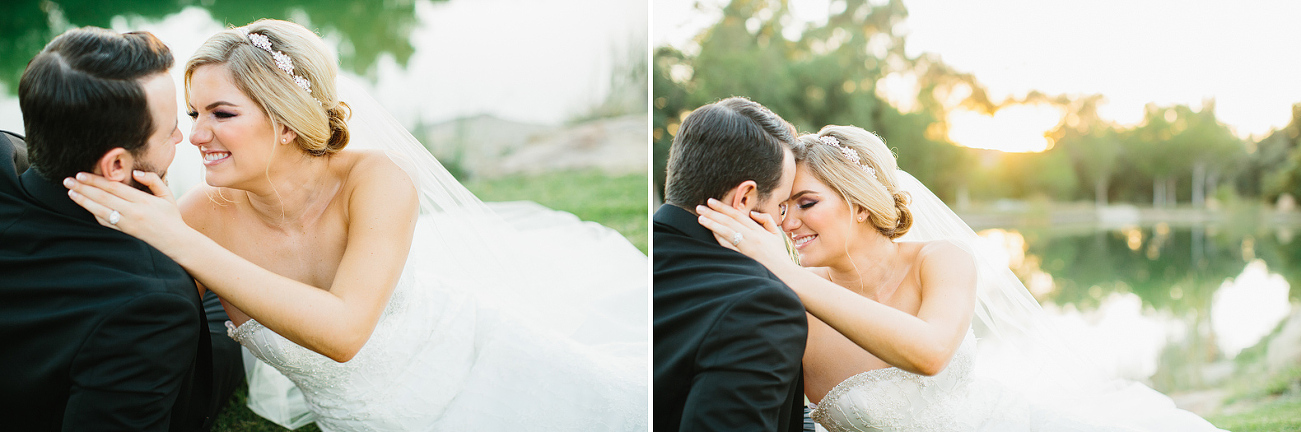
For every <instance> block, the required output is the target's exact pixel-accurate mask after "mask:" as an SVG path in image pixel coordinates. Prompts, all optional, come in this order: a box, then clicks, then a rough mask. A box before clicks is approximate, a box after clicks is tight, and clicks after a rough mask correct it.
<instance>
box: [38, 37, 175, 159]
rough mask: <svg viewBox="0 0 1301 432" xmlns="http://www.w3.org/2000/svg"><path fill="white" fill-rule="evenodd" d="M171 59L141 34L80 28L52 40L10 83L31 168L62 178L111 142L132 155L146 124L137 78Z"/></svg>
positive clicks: (140, 146)
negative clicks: (20, 114)
mask: <svg viewBox="0 0 1301 432" xmlns="http://www.w3.org/2000/svg"><path fill="white" fill-rule="evenodd" d="M172 61H173V60H172V51H171V50H170V49H168V48H167V45H164V44H163V42H162V41H160V40H158V38H157V37H154V35H152V34H150V33H149V32H130V33H122V34H119V33H116V32H112V31H109V30H105V29H102V28H97V27H83V28H78V29H72V30H68V31H67V32H64V33H63V34H61V35H59V37H56V38H54V40H52V41H50V43H49V44H47V45H45V49H44V50H41V52H40V54H37V55H36V57H34V58H32V61H31V62H29V63H28V64H27V69H26V70H25V71H23V76H22V78H21V79H20V80H19V82H18V105H19V107H20V108H21V109H22V111H23V124H24V127H25V130H26V132H27V136H26V138H27V149H28V159H29V160H30V162H31V165H32V166H33V167H35V168H36V169H37V170H39V171H40V172H41V174H44V175H45V176H46V177H47V178H50V179H62V178H64V177H69V176H72V175H73V174H76V173H77V172H79V171H87V172H89V171H91V170H92V169H93V167H94V166H95V162H96V161H98V160H99V158H100V157H102V156H104V153H107V152H108V151H109V150H112V149H114V148H117V147H122V148H124V149H126V150H127V151H129V152H131V154H133V155H136V156H139V155H140V153H142V152H143V151H144V150H145V144H146V141H147V140H148V138H149V135H150V134H152V133H153V128H154V124H153V123H154V122H153V116H152V115H150V113H149V104H148V101H147V100H146V99H145V91H144V88H143V87H142V86H141V82H140V81H141V79H142V78H144V77H147V76H150V75H153V74H156V73H160V72H161V73H165V72H167V69H170V68H171V67H172Z"/></svg>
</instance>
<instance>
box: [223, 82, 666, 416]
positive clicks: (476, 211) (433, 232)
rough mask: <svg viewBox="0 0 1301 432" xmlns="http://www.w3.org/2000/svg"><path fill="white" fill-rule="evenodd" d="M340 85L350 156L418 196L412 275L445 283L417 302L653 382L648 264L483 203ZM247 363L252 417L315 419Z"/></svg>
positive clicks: (279, 381)
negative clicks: (441, 303) (460, 304)
mask: <svg viewBox="0 0 1301 432" xmlns="http://www.w3.org/2000/svg"><path fill="white" fill-rule="evenodd" d="M338 86H339V87H338V88H339V94H340V100H342V101H344V102H346V103H347V104H348V105H349V107H350V109H351V112H352V114H351V117H350V118H349V120H348V122H347V123H348V128H349V133H350V143H349V145H348V149H349V150H356V149H360V150H372V151H376V150H377V151H383V152H384V153H385V154H387V155H388V156H389V157H390V158H391V159H392V160H393V161H394V162H395V163H396V164H397V165H398V166H400V167H401V168H402V169H403V170H404V171H406V172H407V173H408V174H409V175H410V177H411V179H412V182H413V183H414V184H415V186H416V189H417V191H418V194H419V200H420V218H419V222H418V223H417V229H416V234H415V237H414V239H413V242H412V248H411V253H410V256H409V258H408V261H407V266H408V271H411V272H412V273H414V276H415V277H416V278H417V279H436V280H437V281H438V282H437V283H436V284H423V283H416V284H413V286H414V288H411V289H412V290H414V291H416V293H415V295H421V293H420V291H421V290H431V289H438V290H450V291H455V292H456V295H458V296H463V297H467V298H471V299H473V302H475V303H477V306H478V307H479V308H481V309H485V310H491V311H492V313H493V314H498V315H501V316H504V317H509V321H510V322H512V323H513V324H512V325H514V326H522V327H525V328H510V329H508V330H505V331H508V332H515V333H518V334H530V335H537V334H540V335H547V336H548V337H555V338H556V340H566V342H565V344H567V345H568V344H569V343H570V342H572V343H573V344H574V346H578V347H580V348H579V350H580V351H582V352H583V353H584V355H585V356H586V357H585V358H594V359H601V361H602V362H603V364H604V365H605V366H608V367H610V368H612V369H609V371H613V372H608V373H615V374H619V375H624V376H628V377H634V378H636V379H637V380H639V381H642V382H649V367H648V365H647V360H646V359H647V356H648V350H649V337H648V336H649V326H648V322H649V314H648V312H649V311H648V309H649V307H648V305H649V286H648V284H647V278H648V276H647V275H648V262H647V258H646V255H644V254H642V253H641V251H639V250H638V249H637V248H636V247H634V246H632V245H631V244H630V243H629V242H628V241H627V240H626V239H625V238H623V237H622V236H621V235H620V234H619V233H617V232H615V231H614V230H611V229H609V228H606V227H604V226H601V225H599V224H596V223H592V222H583V221H580V220H579V219H578V218H577V217H575V216H573V215H571V214H568V213H564V212H558V211H554V210H550V209H547V208H545V207H542V206H540V205H537V204H535V203H532V202H512V203H494V204H491V205H490V204H485V203H483V202H482V201H480V200H479V199H478V198H477V197H475V196H474V194H472V193H471V192H470V191H469V190H467V189H466V188H465V187H464V186H463V185H461V183H460V182H459V181H457V180H456V179H455V178H454V177H453V176H452V175H451V174H450V173H449V172H448V171H447V170H446V169H444V168H443V166H442V165H441V164H440V163H439V162H438V161H437V160H436V159H435V158H434V157H433V156H432V155H431V154H430V153H429V151H428V150H426V148H425V147H424V146H423V145H422V144H421V143H420V142H419V141H418V140H417V139H416V138H415V137H413V136H412V135H411V134H410V133H409V132H408V131H407V130H406V128H404V127H403V126H402V125H401V124H399V123H398V122H397V120H396V119H394V118H393V117H392V116H390V115H389V114H388V113H387V111H385V110H384V108H383V107H382V106H380V105H379V103H377V102H376V101H374V100H373V99H372V98H371V97H370V96H369V94H368V93H367V91H366V90H365V89H364V88H363V87H362V86H361V85H360V84H358V83H356V82H353V81H351V80H349V79H347V78H342V77H341V78H339V82H338ZM405 278H406V274H405V273H404V279H405ZM400 285H402V284H400ZM434 286H436V287H437V288H431V287H434ZM402 288H403V287H402V286H399V289H402ZM397 295H398V294H397V293H396V292H395V297H396V296H397ZM408 295H409V294H408ZM429 295H430V296H433V297H437V296H438V295H440V294H432V293H431V294H429ZM407 313H410V312H407ZM431 313H432V312H431ZM437 331H438V330H437V329H435V330H434V332H437ZM369 343H370V342H368V344H369ZM244 356H245V366H246V368H245V370H246V373H247V378H248V383H249V407H250V408H251V409H252V410H253V411H254V412H256V413H258V414H259V415H261V416H263V417H266V418H268V419H270V420H272V421H274V422H276V423H278V424H280V425H282V426H285V427H289V428H297V427H300V426H302V425H305V424H307V423H310V422H312V421H313V420H315V416H314V414H313V413H311V412H309V410H308V404H307V402H306V401H305V398H304V396H303V394H302V392H301V391H300V390H299V389H298V388H297V387H296V386H295V385H294V384H293V382H291V381H290V380H289V379H287V378H286V377H285V376H284V375H282V374H281V373H280V372H279V371H277V370H276V369H275V368H273V367H271V366H269V365H267V364H266V363H264V362H262V361H259V360H257V359H256V358H254V357H253V356H252V355H251V354H250V353H249V351H248V350H247V349H246V350H245V353H244ZM605 360H608V361H605ZM520 390H521V391H523V392H525V393H527V392H528V391H529V389H520ZM520 396H522V395H517V396H515V397H517V398H518V397H520ZM645 400H646V399H642V400H641V403H642V405H643V406H644V405H645ZM507 405H509V404H507ZM500 408H503V409H509V408H511V407H510V406H502V407H500Z"/></svg>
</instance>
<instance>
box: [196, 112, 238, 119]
mask: <svg viewBox="0 0 1301 432" xmlns="http://www.w3.org/2000/svg"><path fill="white" fill-rule="evenodd" d="M185 114H186V115H189V116H190V118H191V119H197V118H199V112H198V111H188V112H186V113H185ZM212 115H213V117H216V118H219V119H228V118H231V117H235V114H234V113H229V112H225V111H214V112H213V113H212Z"/></svg>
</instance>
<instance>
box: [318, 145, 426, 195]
mask: <svg viewBox="0 0 1301 432" xmlns="http://www.w3.org/2000/svg"><path fill="white" fill-rule="evenodd" d="M335 157H337V158H340V162H342V163H340V164H339V168H340V169H341V170H342V175H343V176H344V184H345V187H346V188H347V189H348V190H349V192H353V193H356V192H361V193H367V194H375V193H379V194H384V195H390V198H409V199H410V200H412V201H414V200H415V185H414V184H413V183H412V181H411V176H410V175H408V174H407V172H406V171H405V170H403V169H402V167H400V166H398V164H397V163H396V162H394V161H393V159H392V158H390V157H389V156H388V155H387V154H385V153H384V152H383V151H380V150H369V149H367V150H344V151H341V152H339V153H338V154H336V155H335Z"/></svg>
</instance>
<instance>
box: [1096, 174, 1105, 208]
mask: <svg viewBox="0 0 1301 432" xmlns="http://www.w3.org/2000/svg"><path fill="white" fill-rule="evenodd" d="M1093 205H1094V206H1095V207H1098V208H1102V207H1106V206H1107V179H1105V178H1102V179H1098V180H1097V181H1094V182H1093Z"/></svg>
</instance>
